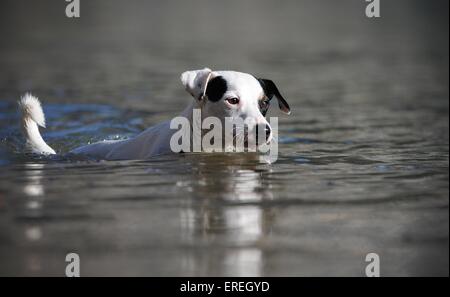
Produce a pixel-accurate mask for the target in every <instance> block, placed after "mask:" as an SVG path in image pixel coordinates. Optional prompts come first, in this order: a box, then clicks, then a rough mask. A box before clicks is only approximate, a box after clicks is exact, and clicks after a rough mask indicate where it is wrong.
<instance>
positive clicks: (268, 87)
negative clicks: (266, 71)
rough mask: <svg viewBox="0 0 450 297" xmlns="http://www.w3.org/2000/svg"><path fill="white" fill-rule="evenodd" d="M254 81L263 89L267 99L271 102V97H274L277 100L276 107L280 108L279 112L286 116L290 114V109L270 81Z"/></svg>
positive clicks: (262, 79)
mask: <svg viewBox="0 0 450 297" xmlns="http://www.w3.org/2000/svg"><path fill="white" fill-rule="evenodd" d="M256 79H257V80H258V82H259V84H260V85H261V87H262V88H263V90H264V93H265V94H266V96H267V98H269V100H271V99H272V97H273V96H275V98H277V100H278V106H279V107H280V109H281V111H283V112H284V113H286V114H290V113H291V108H290V107H289V104H288V103H287V102H286V100H284V98H283V96H281V94H280V91H278V88H277V86H276V85H275V83H274V82H273V81H271V80H270V79H264V78H256Z"/></svg>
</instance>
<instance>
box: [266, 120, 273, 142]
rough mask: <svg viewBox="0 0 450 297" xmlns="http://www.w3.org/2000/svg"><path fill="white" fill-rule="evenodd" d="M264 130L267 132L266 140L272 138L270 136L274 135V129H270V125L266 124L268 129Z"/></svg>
mask: <svg viewBox="0 0 450 297" xmlns="http://www.w3.org/2000/svg"><path fill="white" fill-rule="evenodd" d="M264 130H265V131H266V140H267V139H269V138H270V134H271V133H272V129H271V128H270V126H269V125H267V124H266V127H265V128H264Z"/></svg>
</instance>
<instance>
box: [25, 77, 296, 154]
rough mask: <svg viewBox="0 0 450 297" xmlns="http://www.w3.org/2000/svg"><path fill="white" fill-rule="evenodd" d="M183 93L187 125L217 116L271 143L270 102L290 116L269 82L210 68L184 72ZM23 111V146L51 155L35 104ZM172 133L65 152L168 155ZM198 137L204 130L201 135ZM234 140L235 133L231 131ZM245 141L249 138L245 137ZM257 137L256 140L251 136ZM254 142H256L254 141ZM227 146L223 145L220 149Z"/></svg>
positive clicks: (158, 130) (166, 128) (30, 99)
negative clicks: (197, 116)
mask: <svg viewBox="0 0 450 297" xmlns="http://www.w3.org/2000/svg"><path fill="white" fill-rule="evenodd" d="M181 82H182V83H183V85H184V87H185V89H186V91H187V92H188V93H189V94H191V95H192V97H194V100H193V101H192V103H191V104H190V105H189V106H188V107H187V108H186V109H185V110H184V111H183V112H182V113H181V115H180V116H182V117H185V118H186V119H187V120H188V121H189V122H190V123H191V124H192V121H193V111H194V110H195V109H197V110H199V113H200V115H201V119H205V118H208V117H216V118H218V119H219V120H220V121H221V122H222V123H224V121H225V119H226V118H239V119H242V120H243V121H244V122H245V124H246V125H247V126H246V128H247V132H248V131H255V130H256V133H257V131H264V134H265V142H266V143H269V142H270V141H271V140H272V128H271V126H270V125H269V123H268V121H267V120H266V118H265V116H266V113H267V110H268V108H269V105H270V100H271V99H272V98H273V97H275V98H276V99H277V101H278V106H279V107H280V109H281V110H282V111H283V112H284V113H286V114H290V108H289V105H288V103H287V102H286V100H284V98H283V96H281V94H280V92H279V91H278V88H277V87H276V85H275V84H274V83H273V81H271V80H268V79H260V78H256V77H254V76H253V75H250V74H247V73H242V72H235V71H212V70H211V69H209V68H204V69H201V70H192V71H186V72H184V73H183V74H182V75H181ZM19 108H20V111H21V113H22V118H21V126H22V131H23V133H24V136H25V138H26V143H27V147H28V148H29V149H30V150H31V151H32V152H33V153H37V154H45V155H51V154H56V152H55V150H54V149H52V148H51V147H50V146H49V145H48V144H47V143H46V142H45V141H44V140H43V139H42V136H41V134H40V133H39V128H38V126H41V127H45V116H44V112H43V110H42V107H41V104H40V102H39V100H38V99H37V98H36V97H34V96H32V95H31V94H26V95H25V96H23V97H22V98H21V99H20V101H19ZM174 133H176V130H174V129H173V128H171V121H165V122H163V123H160V124H158V125H156V126H153V127H150V128H148V129H147V130H145V131H143V132H142V133H140V134H138V135H137V136H135V137H133V138H130V139H126V140H106V141H101V142H97V143H93V144H89V145H85V146H82V147H79V148H75V149H74V150H72V151H70V153H72V154H82V155H87V156H91V157H94V158H98V159H105V160H125V159H147V158H150V157H152V156H156V155H162V154H168V153H171V152H173V150H172V149H171V145H170V144H171V138H172V136H173V134H174ZM202 133H203V132H202ZM231 133H234V137H231V138H229V139H231V141H233V139H235V137H236V131H235V130H234V131H232V132H231ZM245 137H248V135H247V134H245ZM256 138H257V137H256ZM256 143H257V142H256ZM227 145H230V143H223V146H227Z"/></svg>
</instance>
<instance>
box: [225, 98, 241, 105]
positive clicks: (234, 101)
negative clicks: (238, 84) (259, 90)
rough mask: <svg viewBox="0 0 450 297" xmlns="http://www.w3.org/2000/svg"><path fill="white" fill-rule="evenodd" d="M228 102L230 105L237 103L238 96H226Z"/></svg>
mask: <svg viewBox="0 0 450 297" xmlns="http://www.w3.org/2000/svg"><path fill="white" fill-rule="evenodd" d="M225 100H226V101H227V102H228V103H230V104H231V105H236V104H238V103H239V98H227V99H225Z"/></svg>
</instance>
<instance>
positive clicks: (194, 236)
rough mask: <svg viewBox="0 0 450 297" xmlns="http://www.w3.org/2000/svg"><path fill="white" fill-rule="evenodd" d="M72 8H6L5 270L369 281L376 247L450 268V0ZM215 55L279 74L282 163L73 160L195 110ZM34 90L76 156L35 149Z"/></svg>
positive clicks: (0, 226) (1, 88)
mask: <svg viewBox="0 0 450 297" xmlns="http://www.w3.org/2000/svg"><path fill="white" fill-rule="evenodd" d="M57 2H58V3H57ZM57 2H55V1H42V2H41V1H40V4H34V3H33V4H30V3H29V1H28V2H27V1H6V2H4V4H2V6H3V7H2V8H1V9H0V11H1V12H0V16H1V18H0V19H1V21H0V22H1V24H0V33H2V34H1V35H2V36H4V37H2V43H1V44H0V69H2V71H0V275H64V269H65V264H66V263H65V262H64V259H65V255H66V254H67V253H69V252H76V253H78V254H79V255H80V257H81V263H82V264H81V265H82V266H81V267H82V268H81V273H82V275H126V276H136V275H147V276H315V275H330V276H337V275H352V276H362V275H364V269H365V265H366V263H365V262H364V259H365V255H366V254H367V253H370V252H376V253H378V254H379V255H380V258H381V271H382V274H383V275H448V265H449V261H448V249H449V245H448V235H449V213H448V211H449V210H448V205H449V195H448V191H449V182H448V178H449V170H448V165H449V158H448V151H449V141H448V139H449V137H448V135H449V129H448V126H449V118H448V114H449V107H448V98H449V92H448V79H449V77H448V3H447V2H445V1H433V4H424V2H423V1H395V2H396V3H395V4H394V3H388V1H384V2H383V7H384V9H383V11H382V13H383V16H382V18H381V19H380V20H368V19H366V18H365V17H364V14H363V11H364V3H363V1H354V0H353V1H352V0H348V1H342V2H341V1H340V2H339V4H337V3H336V1H286V2H283V4H276V3H272V2H270V1H262V2H261V1H258V2H255V1H245V2H244V3H242V2H240V1H239V2H234V1H227V2H226V4H225V2H210V1H208V2H203V1H200V2H198V3H197V4H198V5H191V4H182V3H174V2H172V1H165V2H163V3H159V2H149V1H145V2H144V1H127V4H124V3H123V2H119V1H108V4H106V3H103V1H89V3H85V2H87V1H84V2H83V1H82V5H83V9H82V17H81V18H80V19H79V20H68V19H67V18H65V17H64V14H63V11H64V3H63V2H62V3H63V4H61V3H59V2H61V1H57ZM390 2H392V1H390ZM29 5H32V6H33V7H32V9H30V7H28V6H29ZM199 7H201V9H200V8H199ZM442 7H444V8H442ZM25 8H27V9H25ZM186 24H189V25H186ZM204 66H209V67H210V68H213V69H233V70H240V71H244V72H250V73H253V74H255V75H259V76H262V77H266V78H270V79H273V80H274V81H276V82H277V84H278V86H279V88H280V90H281V91H282V93H283V94H284V96H285V97H286V99H287V100H288V102H289V103H290V105H291V108H292V111H293V112H292V115H291V116H289V117H288V116H284V115H282V114H281V113H280V112H279V111H278V110H277V109H276V108H274V107H276V106H274V107H272V109H271V110H270V112H269V115H270V116H279V117H280V118H279V127H280V132H279V134H280V136H281V137H280V143H279V158H278V161H277V162H276V163H274V164H270V165H269V164H264V163H261V162H260V161H259V160H258V159H257V158H255V156H253V155H248V154H186V155H182V156H180V155H175V156H163V157H157V158H153V159H150V160H136V161H102V160H92V159H87V158H82V157H73V156H66V155H64V153H66V152H68V151H69V150H70V149H72V148H74V147H77V146H79V145H84V144H86V143H89V142H94V141H99V140H103V139H122V138H127V137H131V136H133V135H136V134H137V133H139V131H141V130H143V129H145V128H146V127H148V126H150V125H152V124H155V123H157V122H159V121H162V120H165V119H168V118H170V117H172V116H175V115H177V113H178V112H179V111H181V110H182V109H183V108H184V107H185V106H186V105H187V104H188V103H189V100H191V99H190V98H189V96H188V94H187V93H185V91H184V90H183V88H182V86H181V83H180V82H179V74H180V73H181V72H182V71H185V70H188V69H197V68H201V67H204ZM25 91H32V92H33V93H35V94H36V95H38V96H39V97H40V98H41V100H42V101H43V103H44V109H45V112H46V115H47V124H48V128H47V129H45V130H43V135H44V138H45V139H46V140H47V142H48V143H49V144H50V145H51V146H52V147H54V148H55V149H56V150H57V151H58V152H60V153H61V155H59V156H56V157H50V158H49V157H39V156H34V155H28V154H24V152H23V138H22V137H21V135H20V130H19V126H18V119H19V115H18V113H17V108H16V104H15V101H16V100H17V99H18V98H19V96H20V94H23V93H24V92H25Z"/></svg>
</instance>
